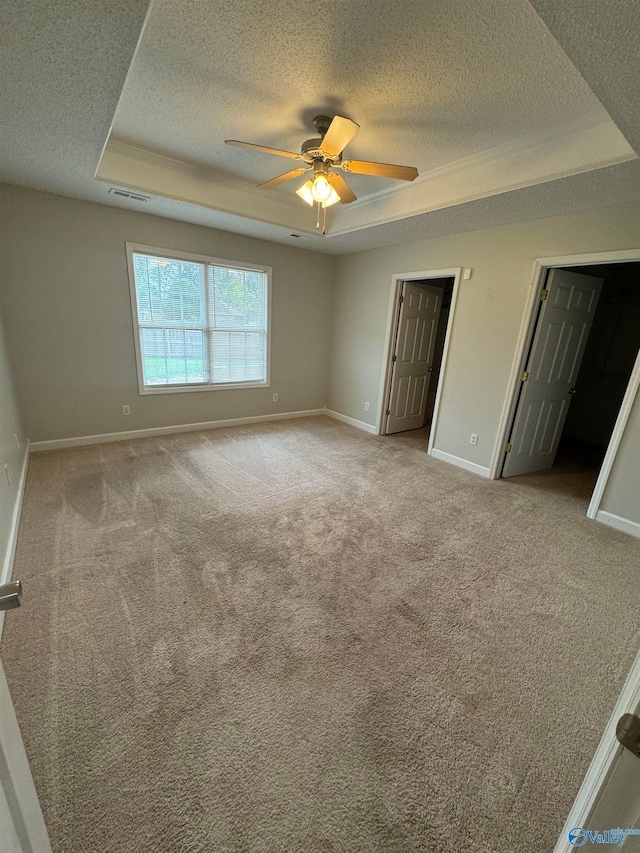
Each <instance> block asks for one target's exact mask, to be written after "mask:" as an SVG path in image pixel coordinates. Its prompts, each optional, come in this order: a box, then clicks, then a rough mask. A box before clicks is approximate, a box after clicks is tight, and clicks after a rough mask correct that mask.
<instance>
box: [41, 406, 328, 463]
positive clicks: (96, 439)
mask: <svg viewBox="0 0 640 853" xmlns="http://www.w3.org/2000/svg"><path fill="white" fill-rule="evenodd" d="M324 414H325V410H324V409H307V410H306V411H304V412H280V413H278V414H273V415H253V416H251V417H248V418H228V419H227V420H223V421H205V422H204V423H199V424H175V425H173V426H166V427H151V428H150V429H131V430H127V431H126V432H105V433H102V434H101V435H80V436H77V437H75V438H54V439H51V440H50V441H32V442H31V453H39V452H41V451H43V450H61V449H63V448H65V447H85V446H87V445H91V444H106V443H109V442H112V441H127V440H128V439H131V438H151V437H153V436H154V435H172V434H173V433H178V432H196V431H197V430H201V429H223V428H224V427H232V426H243V425H245V424H261V423H267V422H268V421H287V420H290V419H291V418H311V417H316V416H317V415H324Z"/></svg>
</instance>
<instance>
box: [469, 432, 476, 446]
mask: <svg viewBox="0 0 640 853" xmlns="http://www.w3.org/2000/svg"><path fill="white" fill-rule="evenodd" d="M477 443H478V436H477V435H476V434H475V432H472V433H471V438H470V439H469V444H477Z"/></svg>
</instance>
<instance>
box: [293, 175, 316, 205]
mask: <svg viewBox="0 0 640 853" xmlns="http://www.w3.org/2000/svg"><path fill="white" fill-rule="evenodd" d="M312 186H313V181H312V180H308V181H305V183H304V184H303V185H302V186H301V187H300V189H297V190H296V193H297V194H298V195H299V196H300V198H301V199H302V200H303V201H306V202H307V204H308V205H309V206H310V207H313V202H314V198H313V196H312V195H311V187H312Z"/></svg>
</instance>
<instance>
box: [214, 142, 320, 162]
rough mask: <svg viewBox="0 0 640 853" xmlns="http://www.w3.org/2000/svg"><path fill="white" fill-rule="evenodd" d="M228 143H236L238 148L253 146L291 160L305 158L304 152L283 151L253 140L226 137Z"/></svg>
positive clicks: (258, 149)
mask: <svg viewBox="0 0 640 853" xmlns="http://www.w3.org/2000/svg"><path fill="white" fill-rule="evenodd" d="M225 142H226V144H227V145H235V146H236V147H238V148H253V149H254V150H255V151H264V153H265V154H277V155H278V157H288V158H289V159H290V160H304V161H305V163H306V162H307V160H308V159H309V158H307V157H303V156H302V154H294V153H293V151H282V150H281V149H280V148H267V147H266V146H264V145H254V144H253V142H240V141H239V140H238V139H225Z"/></svg>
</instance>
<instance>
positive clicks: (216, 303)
mask: <svg viewBox="0 0 640 853" xmlns="http://www.w3.org/2000/svg"><path fill="white" fill-rule="evenodd" d="M131 262H132V269H133V277H134V288H133V292H134V295H135V310H134V315H135V319H136V320H137V323H136V326H137V330H136V331H137V335H138V343H139V348H138V356H139V360H140V365H139V368H140V371H139V372H140V373H141V375H142V384H143V386H144V389H158V390H161V389H162V388H163V387H164V388H167V389H168V388H169V387H174V388H176V389H177V386H207V385H231V386H235V385H246V384H251V385H256V384H266V382H267V345H268V326H267V323H268V317H267V309H268V302H269V300H268V284H269V282H268V274H267V271H266V270H261V269H244V268H242V267H232V266H227V265H223V264H221V263H216V262H213V261H212V262H207V261H195V260H194V261H191V260H182V259H177V258H171V257H161V256H159V255H154V254H147V253H144V252H139V251H133V252H132V253H131Z"/></svg>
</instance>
